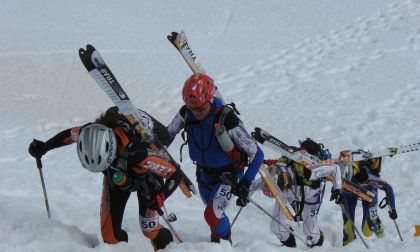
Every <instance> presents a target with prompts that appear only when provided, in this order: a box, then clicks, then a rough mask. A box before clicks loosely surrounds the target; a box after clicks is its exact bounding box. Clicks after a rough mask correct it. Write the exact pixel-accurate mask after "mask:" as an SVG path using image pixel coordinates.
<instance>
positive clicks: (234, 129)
mask: <svg viewBox="0 0 420 252" xmlns="http://www.w3.org/2000/svg"><path fill="white" fill-rule="evenodd" d="M210 104H211V111H210V114H209V115H208V116H207V118H205V119H204V120H200V121H199V120H196V119H195V117H194V115H193V113H192V112H191V111H190V110H189V109H188V108H187V107H186V106H185V105H184V106H183V107H182V108H181V109H180V111H179V113H178V114H177V115H176V116H175V117H174V119H173V120H172V122H171V123H170V124H169V125H168V131H169V134H170V136H171V138H172V139H173V138H175V136H176V134H178V133H179V132H180V131H181V130H182V129H185V131H186V133H187V141H188V148H189V155H190V158H191V160H192V161H193V162H194V163H195V164H196V169H197V170H196V175H197V182H198V188H199V192H200V196H201V199H202V200H203V202H204V204H205V205H206V208H205V211H204V218H205V220H206V222H207V224H208V225H209V227H210V230H211V233H212V236H214V237H218V238H222V239H226V240H229V239H230V223H229V219H228V217H227V216H226V214H225V210H226V209H227V207H228V206H229V203H230V202H231V200H232V193H231V191H232V186H231V185H229V183H226V181H223V179H222V177H224V178H226V177H227V178H229V179H230V180H231V181H232V182H233V184H237V182H238V181H241V182H242V183H245V184H247V185H248V186H249V185H250V184H251V183H252V181H253V180H254V178H255V176H256V174H257V173H258V170H259V167H260V165H261V164H262V162H263V159H264V154H263V152H262V151H261V149H260V148H259V147H258V146H257V144H256V142H255V141H254V139H253V138H252V137H251V136H250V135H249V134H248V132H247V131H246V130H245V129H244V128H243V127H242V126H241V124H240V120H239V118H238V117H237V116H236V115H235V113H234V112H233V110H232V111H231V113H229V114H227V115H226V118H225V125H224V126H225V127H226V130H227V131H228V134H229V136H230V137H231V139H232V140H233V142H234V144H235V148H234V150H233V151H232V152H230V153H229V152H225V151H223V150H222V148H221V146H220V145H219V142H218V140H217V138H216V136H215V123H217V122H218V118H219V116H220V113H221V110H222V108H223V107H224V105H223V103H222V101H221V100H220V99H218V98H214V99H213V102H211V103H210ZM244 155H246V156H247V158H249V167H248V169H247V171H246V172H244V165H243V161H244V160H243V159H244V157H243V156H244ZM241 157H242V160H241Z"/></svg>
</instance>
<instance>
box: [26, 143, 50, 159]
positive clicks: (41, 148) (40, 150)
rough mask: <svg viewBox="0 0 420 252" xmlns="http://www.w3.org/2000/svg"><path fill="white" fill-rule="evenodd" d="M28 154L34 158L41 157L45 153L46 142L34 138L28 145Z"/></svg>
mask: <svg viewBox="0 0 420 252" xmlns="http://www.w3.org/2000/svg"><path fill="white" fill-rule="evenodd" d="M28 151H29V154H31V156H32V157H34V158H41V157H42V156H43V155H44V154H45V153H47V148H46V144H45V143H44V142H42V141H39V140H37V139H34V140H33V141H32V143H31V144H30V145H29V149H28Z"/></svg>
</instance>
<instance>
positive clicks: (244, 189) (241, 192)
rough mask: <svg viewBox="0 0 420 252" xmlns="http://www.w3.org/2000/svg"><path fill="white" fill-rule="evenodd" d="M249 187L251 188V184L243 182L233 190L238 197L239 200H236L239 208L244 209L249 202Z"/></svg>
mask: <svg viewBox="0 0 420 252" xmlns="http://www.w3.org/2000/svg"><path fill="white" fill-rule="evenodd" d="M249 186H250V183H249V182H247V181H245V180H242V181H241V182H239V184H238V185H237V186H236V187H235V189H234V190H233V194H234V195H236V196H238V199H237V200H236V205H237V206H240V207H244V206H246V204H247V203H248V202H249V200H248V194H249Z"/></svg>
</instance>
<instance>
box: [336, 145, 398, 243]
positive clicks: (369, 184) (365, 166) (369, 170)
mask: <svg viewBox="0 0 420 252" xmlns="http://www.w3.org/2000/svg"><path fill="white" fill-rule="evenodd" d="M352 152H353V151H347V153H348V154H347V155H352V154H351V153H352ZM354 152H358V151H354ZM381 165H382V158H374V159H369V160H364V161H360V162H351V167H352V174H351V178H350V179H351V181H352V182H354V183H357V184H359V185H360V186H362V187H363V188H365V189H367V190H369V191H371V192H372V193H373V194H374V195H375V196H374V197H373V200H372V202H367V201H362V207H363V217H362V233H363V234H364V235H365V236H367V237H369V236H371V235H372V234H373V233H375V235H376V236H377V237H379V238H381V237H383V236H384V230H383V224H382V222H381V220H380V218H379V215H378V189H381V190H383V191H385V194H386V196H387V201H388V202H387V203H388V204H390V208H391V210H392V211H391V212H388V213H389V215H390V218H391V219H396V218H397V212H396V210H395V197H394V191H393V188H392V186H391V185H389V184H387V183H386V182H385V183H383V182H384V181H382V180H381V179H380V174H379V173H380V172H381ZM343 196H344V202H345V204H346V206H347V209H348V211H349V215H350V218H351V221H352V222H353V223H355V222H354V221H355V211H356V206H357V202H358V198H357V196H356V195H354V194H352V193H350V192H346V191H344V193H343ZM343 222H344V224H343V245H347V244H349V243H350V242H352V241H353V240H354V239H356V235H355V233H354V230H353V227H352V225H351V222H350V221H349V220H348V218H347V216H345V215H344V214H343Z"/></svg>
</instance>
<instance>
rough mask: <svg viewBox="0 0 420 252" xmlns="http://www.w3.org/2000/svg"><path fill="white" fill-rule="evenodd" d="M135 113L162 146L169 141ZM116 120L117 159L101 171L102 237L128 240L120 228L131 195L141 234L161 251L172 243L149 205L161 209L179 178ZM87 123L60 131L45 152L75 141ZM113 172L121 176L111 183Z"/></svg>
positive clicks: (111, 240) (164, 132)
mask: <svg viewBox="0 0 420 252" xmlns="http://www.w3.org/2000/svg"><path fill="white" fill-rule="evenodd" d="M139 112H141V115H142V116H143V117H148V118H147V120H148V122H149V123H148V125H149V127H150V128H151V129H153V131H154V133H155V134H156V136H157V137H158V138H159V139H160V141H161V142H162V144H164V145H166V144H167V143H168V141H169V134H168V132H167V129H166V127H164V126H163V125H162V124H161V123H160V122H158V121H157V120H155V119H154V118H152V117H151V116H149V115H148V114H147V113H145V112H143V111H139ZM119 118H120V119H119V120H118V123H117V126H115V125H113V127H112V129H113V132H114V133H115V135H116V138H117V141H118V148H117V158H116V159H115V161H114V162H113V163H112V165H111V167H110V168H108V169H106V170H105V171H103V174H104V179H103V190H102V201H101V234H102V238H103V240H104V242H106V243H110V244H114V243H118V242H120V241H128V236H127V233H126V232H125V231H124V230H123V229H121V222H122V218H123V215H124V209H125V206H126V203H127V201H128V198H129V197H130V194H131V193H132V192H135V193H136V194H137V199H138V205H139V221H140V227H141V229H142V231H143V234H144V235H145V236H146V237H148V238H149V239H150V240H151V241H152V245H153V247H154V248H155V249H161V248H164V247H165V246H166V245H167V244H168V243H170V242H171V241H173V238H172V234H171V232H170V231H169V230H168V229H166V228H164V227H163V226H162V225H161V224H160V223H159V214H158V213H157V211H156V210H152V209H150V208H149V206H150V204H151V203H153V202H155V204H156V200H159V201H161V202H159V204H160V206H161V204H162V203H163V201H164V200H165V199H166V198H167V197H169V196H170V195H171V194H172V193H173V191H175V189H176V188H177V187H178V184H179V182H180V180H181V175H180V173H179V172H178V170H177V169H176V167H175V166H174V165H172V164H171V163H170V162H168V161H166V160H165V159H163V158H162V157H160V156H159V155H158V154H157V153H155V152H153V151H152V150H151V149H149V145H148V144H147V143H145V142H143V141H142V139H141V137H140V136H139V135H138V134H137V133H136V132H135V130H134V129H133V127H131V125H130V124H129V123H128V122H126V121H125V120H124V119H123V118H122V116H119ZM89 124H90V123H89ZM89 124H86V125H83V126H81V127H74V128H70V129H67V130H64V131H62V132H60V133H59V134H57V135H56V136H54V137H53V138H51V139H50V140H48V141H47V142H46V145H47V146H48V150H50V149H54V148H58V147H61V146H64V145H68V144H71V143H74V142H77V141H78V135H79V132H80V131H81V130H83V127H86V126H87V125H89ZM107 126H108V125H107ZM117 172H119V175H122V176H120V178H122V179H121V180H120V181H118V182H115V179H114V180H113V177H114V176H115V173H117Z"/></svg>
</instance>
